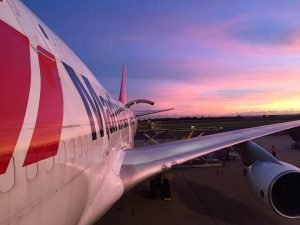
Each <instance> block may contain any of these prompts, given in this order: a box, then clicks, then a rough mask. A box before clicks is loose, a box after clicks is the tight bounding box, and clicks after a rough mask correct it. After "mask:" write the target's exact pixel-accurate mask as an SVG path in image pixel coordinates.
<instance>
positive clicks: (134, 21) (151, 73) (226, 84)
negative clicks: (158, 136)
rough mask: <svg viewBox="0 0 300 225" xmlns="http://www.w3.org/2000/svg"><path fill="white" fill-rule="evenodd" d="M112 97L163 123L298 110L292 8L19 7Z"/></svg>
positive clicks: (37, 2) (176, 0) (272, 4)
mask: <svg viewBox="0 0 300 225" xmlns="http://www.w3.org/2000/svg"><path fill="white" fill-rule="evenodd" d="M23 2H24V3H25V4H26V5H27V6H29V8H30V9H32V10H33V11H34V12H35V13H36V14H37V15H38V16H39V17H40V18H41V19H42V20H43V21H44V22H45V23H46V24H47V25H48V26H49V27H50V28H52V29H53V30H54V31H55V32H56V33H57V34H58V35H59V36H60V37H61V38H62V39H63V40H64V41H65V42H66V43H67V44H68V45H69V46H70V47H71V48H72V49H73V50H74V52H75V53H76V54H77V55H78V56H79V57H80V58H81V59H82V60H83V62H84V63H85V64H86V65H87V66H88V67H89V68H90V69H91V70H92V72H93V73H94V74H95V75H96V77H97V78H98V80H99V81H100V82H101V83H102V84H103V85H104V87H106V89H107V90H108V91H109V92H110V93H111V94H112V95H113V96H117V95H118V92H119V86H120V79H121V70H122V64H123V63H125V64H126V66H127V79H128V82H127V84H128V87H127V90H128V98H129V99H130V100H132V99H136V98H146V99H151V100H154V101H155V102H156V106H155V107H157V108H165V107H167V108H168V107H175V110H174V111H171V112H169V115H178V116H179V115H185V116H194V115H236V114H253V113H281V112H285V113H286V112H289V113H293V112H298V111H300V13H299V12H300V1H289V0H287V1H263V0H252V1H238V0H227V1H219V0H201V1H199V0H194V1H193V0H191V1H190V0H187V1H182V0H164V1H162V0H160V1H138V0H116V1H112V0H90V1H78V0H77V1H75V0H65V1H58V0H52V1H41V0H24V1H23Z"/></svg>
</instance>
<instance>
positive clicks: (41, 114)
mask: <svg viewBox="0 0 300 225" xmlns="http://www.w3.org/2000/svg"><path fill="white" fill-rule="evenodd" d="M0 49H1V52H0V68H1V70H0V72H1V74H0V84H1V88H0V96H1V101H0V143H1V145H0V175H1V174H4V173H5V172H6V170H7V167H8V165H9V162H10V160H11V158H12V156H13V152H14V149H15V147H16V144H17V141H18V138H19V135H20V133H21V129H22V126H23V123H24V118H25V114H26V109H27V103H28V98H29V92H30V82H31V68H30V65H31V64H30V45H29V39H28V38H27V37H26V36H25V35H23V34H22V33H20V32H19V31H17V30H15V29H14V28H13V27H11V26H10V25H8V24H6V23H5V22H3V21H1V20H0ZM37 54H38V60H39V67H40V76H41V91H40V100H39V106H38V115H37V120H36V124H35V127H34V131H33V135H32V139H31V142H30V146H29V148H28V151H27V155H26V157H25V161H24V163H23V166H27V165H30V164H33V163H36V162H38V161H41V160H44V159H47V158H49V157H52V156H55V155H56V154H57V151H58V146H59V142H60V139H61V132H62V126H63V109H64V106H63V92H62V85H61V81H60V77H59V73H58V69H57V62H56V59H55V56H54V55H52V54H51V53H50V52H48V51H47V50H45V49H43V48H42V47H40V46H37ZM62 64H63V66H64V68H65V69H66V71H67V73H68V75H69V78H70V79H71V80H72V82H73V84H74V86H75V88H76V90H77V91H78V93H79V95H80V97H81V100H82V102H83V105H84V107H85V109H86V112H87V115H88V119H89V122H90V127H91V136H92V140H96V139H97V136H99V137H103V136H104V135H105V133H106V135H107V137H108V139H109V138H110V135H111V134H112V133H114V132H116V131H118V130H121V129H123V128H126V127H128V126H129V124H128V120H127V117H126V115H125V113H122V112H123V111H122V110H120V106H118V105H117V104H115V103H113V102H112V101H111V99H110V97H109V96H108V95H107V96H106V97H103V96H101V95H98V94H97V93H96V91H95V90H94V88H93V87H92V84H91V83H90V81H89V80H88V79H87V78H86V77H85V76H84V75H81V77H79V76H78V75H77V74H76V73H75V71H74V70H73V68H72V67H71V66H69V65H67V64H66V63H64V62H62ZM79 78H81V79H79ZM93 114H94V115H95V118H96V122H95V121H94V118H93ZM103 117H104V118H103ZM104 123H105V125H104ZM97 130H98V132H96V131H97Z"/></svg>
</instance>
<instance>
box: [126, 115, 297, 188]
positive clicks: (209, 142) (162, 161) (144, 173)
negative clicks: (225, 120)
mask: <svg viewBox="0 0 300 225" xmlns="http://www.w3.org/2000/svg"><path fill="white" fill-rule="evenodd" d="M298 126H300V120H297V121H292V122H285V123H278V124H272V125H267V126H260V127H254V128H247V129H241V130H235V131H229V132H224V133H218V134H213V135H208V136H201V137H195V138H191V139H188V140H183V141H174V142H169V143H166V144H158V145H152V146H146V147H141V148H136V149H132V150H128V151H127V152H126V155H125V158H124V161H123V164H122V167H121V171H120V177H121V179H122V181H123V184H124V187H125V189H126V190H128V189H130V188H132V187H133V186H135V185H136V184H138V183H139V182H141V181H142V180H144V179H146V178H149V177H151V176H153V175H155V174H157V173H159V172H161V171H164V170H166V169H169V168H171V167H172V166H174V165H177V164H181V163H183V162H186V161H188V160H191V159H193V158H196V157H199V156H202V155H205V154H208V153H211V152H214V151H217V150H220V149H223V148H226V147H229V146H232V145H236V144H239V143H242V142H246V141H250V140H252V139H255V138H259V137H262V136H266V135H269V134H273V133H277V132H280V131H284V130H288V129H291V128H295V127H298Z"/></svg>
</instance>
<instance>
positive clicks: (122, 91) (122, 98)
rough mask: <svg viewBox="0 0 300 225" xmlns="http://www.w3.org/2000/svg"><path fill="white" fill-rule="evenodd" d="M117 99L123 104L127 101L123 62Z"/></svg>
mask: <svg viewBox="0 0 300 225" xmlns="http://www.w3.org/2000/svg"><path fill="white" fill-rule="evenodd" d="M119 101H120V102H122V103H123V104H126V103H127V97H126V67H125V64H123V71H122V82H121V89H120V97H119Z"/></svg>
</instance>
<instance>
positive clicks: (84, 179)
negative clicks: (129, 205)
mask: <svg viewBox="0 0 300 225" xmlns="http://www.w3.org/2000/svg"><path fill="white" fill-rule="evenodd" d="M0 42H1V44H0V51H1V52H0V60H1V62H0V73H1V74H0V76H1V78H0V81H1V91H0V94H1V101H2V102H4V103H2V105H1V103H0V106H1V107H2V109H0V125H1V127H0V164H1V174H0V224H19V225H23V224H24V225H25V224H30V225H33V224H43V225H46V224H49V225H53V224H55V225H58V224H70V225H73V224H90V223H93V222H94V221H95V220H96V219H97V218H99V217H100V216H101V215H103V214H104V213H105V212H106V211H107V210H108V209H109V208H110V207H111V205H112V204H113V203H114V202H115V201H116V200H118V199H119V198H120V196H121V195H122V193H123V191H124V190H123V189H124V188H123V184H122V182H121V180H120V178H119V171H120V167H121V164H122V160H123V157H124V154H125V153H124V152H125V150H126V149H128V148H131V147H133V138H134V134H135V130H136V126H137V123H136V119H135V117H134V115H133V114H132V112H131V110H130V109H128V108H124V105H123V104H122V103H120V102H119V101H117V100H115V99H114V98H112V97H111V96H110V95H109V94H108V93H107V92H106V90H105V89H104V88H103V87H102V85H101V84H100V83H99V82H98V81H97V80H96V79H95V77H94V75H93V74H92V73H91V72H90V70H89V69H88V68H87V67H86V66H85V65H84V64H83V63H82V62H81V60H80V59H79V58H78V57H77V56H76V55H75V54H74V53H73V52H72V51H71V50H70V49H69V48H68V47H67V46H66V45H65V44H64V43H63V42H62V41H61V40H60V39H59V38H58V37H57V36H56V35H55V34H54V33H53V32H52V31H51V30H50V29H49V28H48V27H47V26H45V24H44V23H43V22H41V21H40V20H39V19H38V18H37V17H36V16H35V15H34V14H33V13H32V12H31V11H30V10H28V9H27V8H26V7H25V6H24V5H23V3H22V2H20V1H18V0H14V1H13V0H4V1H1V2H0ZM3 68H4V69H3ZM14 101H15V102H16V103H15V104H14V103H12V102H14ZM16 104H17V105H18V106H17V107H16V106H15V105H16ZM6 106H7V107H6ZM3 107H4V109H3ZM121 109H123V110H121ZM15 121H17V122H15ZM3 124H4V125H3Z"/></svg>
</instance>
